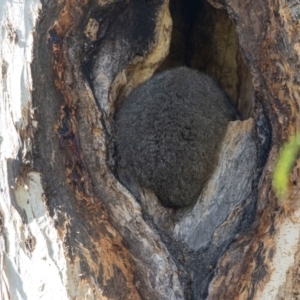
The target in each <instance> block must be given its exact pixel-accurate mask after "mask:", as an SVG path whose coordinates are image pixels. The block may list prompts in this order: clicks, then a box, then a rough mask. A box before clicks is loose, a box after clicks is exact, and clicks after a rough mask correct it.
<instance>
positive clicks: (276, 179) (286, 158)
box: [273, 134, 300, 199]
mask: <svg viewBox="0 0 300 300" xmlns="http://www.w3.org/2000/svg"><path fill="white" fill-rule="evenodd" d="M299 149H300V134H295V135H294V136H292V137H291V138H290V140H289V141H288V142H287V143H286V144H285V145H284V146H283V148H282V149H281V150H280V152H279V157H278V161H277V164H276V167H275V171H274V176H273V188H274V190H275V193H276V195H277V197H278V198H279V199H282V198H284V197H286V196H287V194H288V185H289V175H290V173H291V170H292V168H293V166H294V164H295V162H296V159H297V155H298V152H299Z"/></svg>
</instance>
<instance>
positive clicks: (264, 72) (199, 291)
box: [0, 0, 300, 299]
mask: <svg viewBox="0 0 300 300" xmlns="http://www.w3.org/2000/svg"><path fill="white" fill-rule="evenodd" d="M208 2H209V3H210V4H211V5H212V6H210V5H209V4H208V3H207V2H205V1H202V0H201V1H200V0H199V1H198V2H197V1H192V0H190V1H187V2H183V1H175V0H171V4H170V7H171V9H170V10H171V14H170V11H169V2H168V1H167V0H155V1H151V0H150V1H138V0H131V1H114V0H113V1H96V0H90V1H87V0H65V1H45V0H44V1H42V2H39V1H35V0H31V1H25V3H15V2H13V1H10V0H5V1H2V2H1V3H0V24H1V27H2V32H3V34H2V36H1V46H2V49H1V52H0V64H1V70H2V73H1V84H0V90H1V93H0V95H1V97H0V120H1V126H0V150H1V151H0V172H1V173H0V195H1V201H0V268H1V280H0V295H1V296H0V297H1V298H2V299H38V298H44V299H50V298H51V299H53V298H57V299H70V298H77V299H83V298H85V297H89V299H279V298H280V297H282V298H285V299H296V298H297V295H298V293H299V291H298V290H299V284H298V279H297V276H298V272H299V270H298V269H299V268H298V265H299V253H298V252H299V251H298V249H299V229H300V228H299V226H298V222H297V220H298V218H299V217H300V216H299V213H300V212H299V207H300V206H299V204H298V203H297V199H298V197H297V195H298V190H299V188H298V184H297V182H298V179H299V178H298V177H299V176H298V175H299V174H298V173H299V170H298V168H299V161H297V163H296V166H295V167H294V170H293V172H292V174H291V175H290V182H291V185H290V191H289V192H290V193H289V197H288V199H286V200H285V201H284V202H279V201H277V199H276V197H275V195H274V192H273V190H272V186H271V181H272V171H273V169H274V165H275V162H276V158H277V155H278V151H279V149H280V147H281V146H282V145H283V143H284V142H285V141H286V140H287V139H288V137H289V136H290V135H291V134H292V133H294V132H297V131H298V127H299V124H298V123H299V121H298V119H299V117H298V116H299V111H298V110H299V104H298V100H299V91H298V85H299V84H298V81H299V78H298V75H297V74H298V72H297V70H298V65H299V63H298V61H299V57H298V52H299V42H298V34H297V33H298V27H299V24H298V16H299V12H300V7H299V5H298V3H297V2H296V1H289V2H287V1H267V0H260V1H256V0H253V1H244V2H241V1H236V0H219V1H218V0H208ZM213 7H214V8H213ZM17 12H18V13H17ZM228 16H229V17H228ZM172 24H174V25H173V27H172ZM235 30H236V31H237V35H236V33H235ZM185 36H187V38H185ZM181 64H187V65H189V66H192V67H194V68H199V69H201V70H204V71H206V72H207V73H209V74H210V75H212V76H213V77H215V78H216V79H217V80H218V81H219V82H220V84H222V85H223V87H224V89H225V90H226V91H227V92H228V93H229V94H230V95H231V97H232V98H233V99H234V100H235V101H236V103H237V104H238V106H239V107H240V109H241V113H242V115H243V119H244V120H243V121H236V122H233V123H231V124H230V125H229V127H228V130H227V135H226V138H225V140H224V142H223V145H222V151H221V153H220V158H219V164H218V166H217V168H216V170H215V171H214V173H213V174H212V176H211V178H210V180H209V181H208V182H207V185H206V186H205V188H204V189H203V191H202V193H201V195H200V196H199V199H198V201H197V203H196V204H195V205H194V206H193V207H189V208H184V209H170V208H164V207H162V206H161V205H160V203H159V201H158V200H157V198H156V196H155V195H154V194H153V193H152V192H151V191H148V190H140V196H141V197H140V199H135V198H134V197H133V196H132V195H131V194H130V193H129V192H128V191H127V190H126V189H125V188H124V187H123V186H122V185H121V184H120V183H119V182H118V180H117V178H116V177H115V176H114V150H113V142H114V131H113V121H112V120H113V114H114V112H115V109H116V107H117V106H118V105H119V103H120V102H121V101H122V100H123V99H124V97H126V96H127V95H128V94H129V93H130V91H131V90H132V89H134V88H135V87H136V86H137V85H138V84H140V83H141V82H143V81H145V80H146V79H148V78H149V77H151V76H152V74H153V73H154V72H157V71H161V70H163V69H165V68H168V67H172V66H176V65H181ZM249 117H252V118H250V119H249ZM49 295H51V297H50V298H49Z"/></svg>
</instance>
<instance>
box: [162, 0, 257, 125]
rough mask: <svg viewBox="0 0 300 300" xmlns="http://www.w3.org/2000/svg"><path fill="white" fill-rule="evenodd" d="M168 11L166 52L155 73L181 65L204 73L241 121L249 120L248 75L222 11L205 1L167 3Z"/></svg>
mask: <svg viewBox="0 0 300 300" xmlns="http://www.w3.org/2000/svg"><path fill="white" fill-rule="evenodd" d="M170 12H171V16H172V20H173V31H172V39H171V46H170V53H169V55H168V56H167V58H166V59H165V61H164V62H163V64H162V65H161V66H160V68H159V70H158V72H160V71H163V70H165V69H168V68H172V67H177V66H182V65H185V66H188V67H191V68H194V69H198V70H200V71H202V72H205V73H206V74H208V75H210V76H212V77H213V78H214V79H215V80H217V82H218V83H219V84H220V85H221V86H222V87H223V89H224V90H225V91H226V93H227V94H228V95H229V96H230V97H231V98H232V100H233V101H234V102H235V103H236V104H237V106H238V109H239V111H240V113H241V114H242V117H243V118H244V119H247V118H249V117H252V116H253V98H254V90H253V85H252V75H251V74H250V72H249V70H248V68H247V66H246V64H245V62H244V60H243V57H242V54H241V52H240V49H239V41H238V36H237V32H236V27H235V24H234V23H233V22H232V21H231V20H230V18H229V16H228V14H227V12H226V10H224V9H216V8H214V7H213V6H211V5H210V4H209V3H208V2H207V1H206V0H170Z"/></svg>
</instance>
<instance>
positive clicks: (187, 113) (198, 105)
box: [114, 67, 239, 207]
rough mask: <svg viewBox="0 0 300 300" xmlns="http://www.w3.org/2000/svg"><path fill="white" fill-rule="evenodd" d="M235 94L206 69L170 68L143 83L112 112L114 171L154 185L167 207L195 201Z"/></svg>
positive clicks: (129, 180) (129, 183) (233, 114)
mask: <svg viewBox="0 0 300 300" xmlns="http://www.w3.org/2000/svg"><path fill="white" fill-rule="evenodd" d="M237 118H239V114H238V112H237V110H236V108H235V106H234V105H233V103H232V102H231V99H230V98H229V97H228V96H227V95H226V94H225V92H223V91H222V89H221V88H220V87H219V86H218V84H217V83H216V82H215V81H214V80H213V79H212V78H211V77H209V76H208V75H205V74H203V73H201V72H199V71H197V70H194V69H190V68H187V67H178V68H174V69H169V70H167V71H164V72H161V73H159V74H156V75H154V76H153V77H152V78H150V79H149V80H148V81H146V82H144V83H142V84H141V85H139V86H138V87H137V88H136V89H134V90H133V91H132V92H131V94H130V95H129V96H128V97H127V98H125V100H124V101H123V102H122V103H121V104H120V106H119V108H118V109H117V111H116V113H115V116H114V126H115V157H116V173H117V174H116V175H117V177H118V179H119V180H120V182H121V183H122V184H123V185H124V186H126V187H127V188H128V189H129V191H131V192H132V193H133V194H135V191H136V189H135V186H136V185H137V184H138V185H139V187H141V188H146V189H150V190H152V191H153V192H154V193H155V194H156V196H157V197H158V199H159V200H160V202H161V204H162V205H163V206H165V207H186V206H190V205H191V204H193V203H195V201H196V200H197V199H198V197H199V195H200V192H201V189H202V188H203V186H204V184H205V182H206V181H207V180H208V178H209V177H210V175H211V174H212V172H213V170H214V167H215V166H216V164H217V161H218V154H219V150H220V145H221V144H222V140H223V138H224V136H225V133H226V129H227V125H228V122H229V121H232V120H235V119H237Z"/></svg>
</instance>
